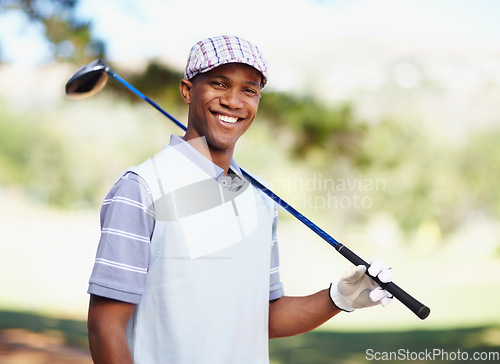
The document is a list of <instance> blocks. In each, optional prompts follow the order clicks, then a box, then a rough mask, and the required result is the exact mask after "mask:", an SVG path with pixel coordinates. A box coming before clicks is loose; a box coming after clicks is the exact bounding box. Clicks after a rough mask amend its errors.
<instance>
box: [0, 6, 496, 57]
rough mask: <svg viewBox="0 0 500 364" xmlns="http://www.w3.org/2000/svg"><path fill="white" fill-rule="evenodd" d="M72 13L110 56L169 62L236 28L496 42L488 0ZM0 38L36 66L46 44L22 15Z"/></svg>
mask: <svg viewBox="0 0 500 364" xmlns="http://www.w3.org/2000/svg"><path fill="white" fill-rule="evenodd" d="M77 14H78V16H79V17H80V18H81V19H88V20H91V21H92V33H93V35H94V36H95V37H97V38H100V39H102V40H104V41H105V42H106V45H107V49H108V58H109V60H111V61H126V60H132V59H137V58H144V57H146V58H152V57H162V56H163V57H167V58H171V59H172V60H173V61H174V62H175V61H176V60H177V59H178V58H179V57H182V59H184V58H185V57H186V54H187V52H188V51H189V48H190V47H191V45H192V44H194V43H195V42H196V41H198V40H200V39H202V38H205V37H207V36H210V35H216V34H236V35H240V36H242V37H245V38H247V39H249V40H251V41H253V42H254V43H256V44H258V45H259V46H260V47H261V48H263V50H264V51H266V50H269V51H271V50H272V49H273V47H274V45H276V44H277V42H286V41H292V40H295V41H296V42H297V43H298V44H299V45H300V44H301V43H300V42H310V41H317V42H319V41H321V39H330V38H335V37H337V38H339V37H343V38H346V37H365V38H370V39H374V38H375V39H377V38H378V39H394V40H400V41H403V42H415V43H421V42H426V43H431V44H440V43H447V44H466V43H474V44H477V45H484V46H495V47H499V46H500V27H498V26H496V25H497V19H498V14H500V2H499V1H495V0H479V1H478V0H405V1H400V0H253V1H251V2H249V1H239V0H219V1H205V0H141V1H140V2H139V1H135V0H107V1H101V0H80V1H79V3H78V8H77ZM0 39H1V42H2V43H1V44H2V53H3V58H4V59H7V60H8V61H11V62H18V63H23V64H27V65H29V64H34V65H37V64H40V63H43V62H44V61H45V60H46V59H47V55H48V53H49V52H48V51H49V50H50V47H49V45H48V44H47V43H46V42H44V40H43V38H42V37H41V34H40V28H39V26H36V25H27V23H26V19H25V18H23V17H22V14H13V13H12V12H10V14H7V13H4V14H2V13H1V12H0ZM291 44H292V43H291ZM291 47H292V46H291ZM290 52H291V53H293V52H300V49H290ZM283 56H284V57H285V56H286V55H283Z"/></svg>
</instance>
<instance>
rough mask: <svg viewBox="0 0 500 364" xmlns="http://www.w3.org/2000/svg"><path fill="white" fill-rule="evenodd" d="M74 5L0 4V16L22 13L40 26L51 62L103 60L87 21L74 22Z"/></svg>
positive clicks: (65, 0)
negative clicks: (98, 58) (49, 49)
mask: <svg viewBox="0 0 500 364" xmlns="http://www.w3.org/2000/svg"><path fill="white" fill-rule="evenodd" d="M77 3H78V0H0V13H5V12H9V11H22V12H23V13H24V14H25V15H26V16H27V18H28V19H29V21H30V22H33V23H36V24H40V25H42V28H43V32H44V36H45V38H46V39H47V40H48V41H49V42H50V44H51V45H52V47H51V48H52V58H53V59H54V60H65V61H72V62H76V63H86V62H87V61H89V60H90V59H93V58H97V57H104V54H105V46H104V43H103V42H102V41H101V40H98V39H93V38H92V36H91V34H90V21H87V20H80V19H78V18H77V16H76V5H77ZM0 49H1V43H0ZM1 55H2V54H1V53H0V57H1Z"/></svg>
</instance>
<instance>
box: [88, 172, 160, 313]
mask: <svg viewBox="0 0 500 364" xmlns="http://www.w3.org/2000/svg"><path fill="white" fill-rule="evenodd" d="M154 226H155V219H154V210H153V203H152V197H151V192H150V190H149V188H148V186H147V183H146V182H145V181H144V180H143V179H142V178H141V177H140V176H138V175H137V174H135V173H133V172H127V173H126V174H125V175H123V176H122V177H121V178H120V180H119V181H118V182H117V183H116V184H115V185H114V186H113V188H112V189H111V190H110V191H109V193H108V195H107V196H106V198H105V199H104V201H103V203H102V207H101V238H100V241H99V245H98V248H97V254H96V259H95V262H94V268H93V270H92V274H91V277H90V280H89V288H88V293H90V294H94V295H98V296H103V297H107V298H112V299H116V300H119V301H124V302H129V303H135V304H137V303H139V302H140V300H141V297H142V293H143V292H144V286H145V283H146V277H147V273H148V268H149V263H150V244H151V237H152V235H153V231H154Z"/></svg>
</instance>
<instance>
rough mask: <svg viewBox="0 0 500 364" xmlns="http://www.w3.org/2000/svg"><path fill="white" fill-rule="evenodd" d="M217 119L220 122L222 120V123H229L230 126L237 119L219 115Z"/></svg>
mask: <svg viewBox="0 0 500 364" xmlns="http://www.w3.org/2000/svg"><path fill="white" fill-rule="evenodd" d="M218 118H219V119H220V120H222V121H223V122H225V123H231V124H233V123H235V122H237V121H238V118H232V117H230V116H226V115H220V114H219V115H218Z"/></svg>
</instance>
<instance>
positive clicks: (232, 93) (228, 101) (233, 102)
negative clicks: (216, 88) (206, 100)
mask: <svg viewBox="0 0 500 364" xmlns="http://www.w3.org/2000/svg"><path fill="white" fill-rule="evenodd" d="M220 103H221V104H222V105H224V106H227V107H228V108H230V109H240V108H242V107H243V100H242V98H241V94H240V93H239V92H237V91H236V90H235V89H231V90H227V91H226V92H224V95H223V96H222V97H221V99H220Z"/></svg>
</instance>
